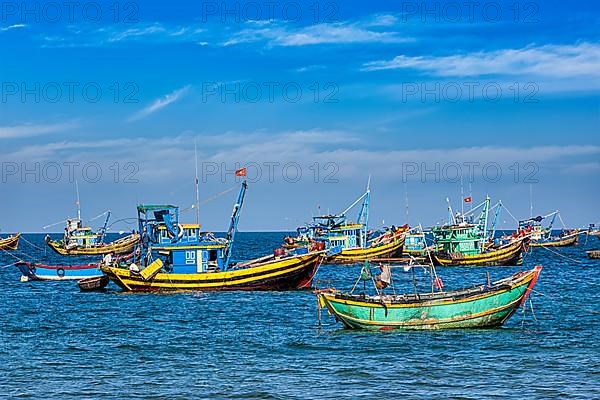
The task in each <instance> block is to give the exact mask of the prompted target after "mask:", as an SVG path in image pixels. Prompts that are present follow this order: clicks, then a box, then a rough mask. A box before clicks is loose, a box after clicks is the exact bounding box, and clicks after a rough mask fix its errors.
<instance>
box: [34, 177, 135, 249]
mask: <svg viewBox="0 0 600 400" xmlns="http://www.w3.org/2000/svg"><path fill="white" fill-rule="evenodd" d="M75 187H76V190H77V201H76V203H75V204H77V218H67V220H66V221H64V222H66V227H65V229H64V234H63V237H62V239H61V240H52V238H51V237H50V235H46V238H45V241H46V244H47V245H48V246H49V247H50V248H51V249H52V250H54V251H55V252H57V253H58V254H60V255H63V256H98V255H105V254H129V253H131V252H132V251H133V247H134V245H135V244H136V243H137V241H138V240H139V235H138V234H136V233H131V234H130V235H127V236H124V237H121V238H119V239H117V240H115V241H113V242H110V243H105V242H104V239H105V237H106V232H107V229H108V221H109V219H110V215H111V212H110V210H107V211H105V212H103V213H102V214H100V215H98V216H97V217H95V218H93V219H92V220H94V219H96V218H100V217H102V216H106V219H105V220H104V225H103V226H102V227H101V228H99V229H98V231H94V230H93V229H92V228H91V227H89V226H84V225H83V221H82V219H81V206H80V202H79V187H78V186H77V182H75ZM60 223H62V222H58V223H56V224H50V225H46V226H45V227H44V229H46V228H49V227H51V226H54V225H57V224H60Z"/></svg>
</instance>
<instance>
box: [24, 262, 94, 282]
mask: <svg viewBox="0 0 600 400" xmlns="http://www.w3.org/2000/svg"><path fill="white" fill-rule="evenodd" d="M15 265H16V266H17V268H19V270H20V271H21V275H22V276H21V280H22V281H30V280H31V281H72V280H80V279H85V278H94V277H100V276H102V275H103V274H102V272H101V271H100V269H99V265H98V263H91V264H81V265H45V264H39V263H31V262H24V261H20V262H18V263H16V264H15Z"/></svg>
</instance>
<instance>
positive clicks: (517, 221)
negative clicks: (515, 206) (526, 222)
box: [504, 205, 519, 224]
mask: <svg viewBox="0 0 600 400" xmlns="http://www.w3.org/2000/svg"><path fill="white" fill-rule="evenodd" d="M504 209H505V210H506V212H507V213H508V215H510V216H511V217H512V219H514V220H515V222H516V223H517V224H518V223H519V220H518V219H516V218H515V216H514V215H513V214H512V213H511V212H510V210H509V209H508V208H507V207H506V205H504Z"/></svg>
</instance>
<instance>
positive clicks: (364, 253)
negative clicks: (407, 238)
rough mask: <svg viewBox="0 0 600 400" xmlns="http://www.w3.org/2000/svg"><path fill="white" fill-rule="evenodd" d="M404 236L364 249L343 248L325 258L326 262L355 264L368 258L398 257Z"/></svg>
mask: <svg viewBox="0 0 600 400" xmlns="http://www.w3.org/2000/svg"><path fill="white" fill-rule="evenodd" d="M403 246H404V236H402V237H401V238H399V239H397V240H394V241H392V242H390V243H387V244H382V245H379V246H373V247H367V248H366V249H343V250H342V251H341V252H339V253H338V254H336V255H334V256H330V257H328V258H327V259H326V261H325V262H326V263H328V264H356V263H359V262H361V261H365V260H370V259H375V258H376V259H385V258H398V257H400V256H402V248H403Z"/></svg>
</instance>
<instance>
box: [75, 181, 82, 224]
mask: <svg viewBox="0 0 600 400" xmlns="http://www.w3.org/2000/svg"><path fill="white" fill-rule="evenodd" d="M75 192H76V193H77V202H75V204H77V219H78V220H79V221H81V204H80V202H79V184H78V183H77V179H75Z"/></svg>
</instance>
